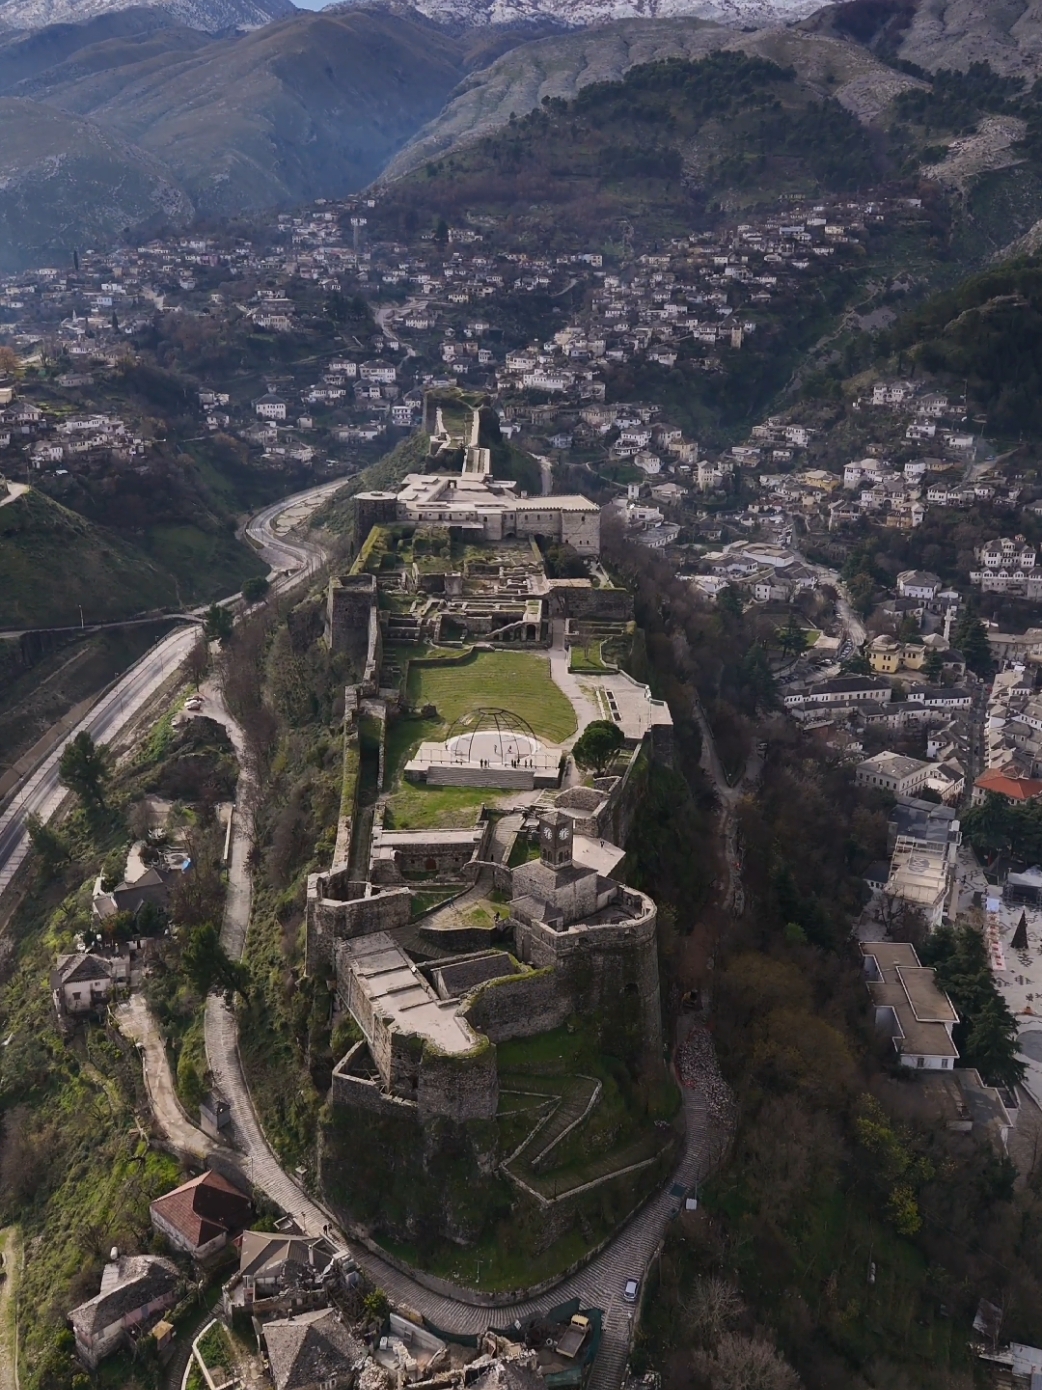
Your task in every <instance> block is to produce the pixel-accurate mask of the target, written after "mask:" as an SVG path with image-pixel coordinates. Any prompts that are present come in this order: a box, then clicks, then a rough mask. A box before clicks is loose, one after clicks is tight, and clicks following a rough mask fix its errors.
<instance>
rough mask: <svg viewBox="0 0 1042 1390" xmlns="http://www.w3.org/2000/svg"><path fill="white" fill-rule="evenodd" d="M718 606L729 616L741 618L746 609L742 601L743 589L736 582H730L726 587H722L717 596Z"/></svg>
mask: <svg viewBox="0 0 1042 1390" xmlns="http://www.w3.org/2000/svg"><path fill="white" fill-rule="evenodd" d="M716 606H717V609H718V611H719V612H721V613H723V614H724V615H725V616H726V617H728V618H740V617H741V616H742V614H743V612H744V611H745V605H744V603H743V602H742V594H741V590H740V589H738V588H737V586H736V585H734V584H728V585H727V587H726V588H725V589H721V590H720V592H719V593H718V594H717V596H716Z"/></svg>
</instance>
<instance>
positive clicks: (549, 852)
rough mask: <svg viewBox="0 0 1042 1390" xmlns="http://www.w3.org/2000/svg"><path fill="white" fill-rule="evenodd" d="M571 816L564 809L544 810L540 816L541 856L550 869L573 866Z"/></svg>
mask: <svg viewBox="0 0 1042 1390" xmlns="http://www.w3.org/2000/svg"><path fill="white" fill-rule="evenodd" d="M573 829H574V827H573V823H572V818H571V816H566V815H565V814H564V812H563V811H544V812H542V813H541V814H540V817H539V857H540V860H541V861H542V862H543V863H544V864H545V865H546V867H547V868H548V869H570V868H571V867H572V832H573Z"/></svg>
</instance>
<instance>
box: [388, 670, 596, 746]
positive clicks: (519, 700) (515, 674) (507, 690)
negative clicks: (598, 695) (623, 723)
mask: <svg viewBox="0 0 1042 1390" xmlns="http://www.w3.org/2000/svg"><path fill="white" fill-rule="evenodd" d="M407 693H408V696H409V703H410V704H411V705H413V706H414V707H416V708H420V707H422V706H423V705H436V706H437V709H438V714H439V715H440V716H441V719H442V720H443V721H444V722H445V723H446V724H451V723H452V722H453V720H455V719H458V718H459V717H460V715H462V714H468V713H470V712H471V711H472V710H477V709H482V708H485V707H489V708H495V709H507V710H510V712H511V713H512V714H516V715H519V716H520V717H521V718H522V719H525V720H527V721H528V723H529V724H531V726H532V728H533V729H534V730H535V732H536V734H537V735H539V737H540V738H545V739H547V740H548V741H549V742H550V743H561V742H562V741H563V740H564V739H566V738H569V737H570V736H571V735H572V734H574V733H575V727H576V726H575V714H574V712H573V710H572V707H571V704H570V703H569V701H568V698H567V696H565V695H564V694H563V693H562V692H561V691H560V690H558V688H557V686H556V685H555V684H554V682H553V679H552V678H551V676H550V662H549V660H548V659H547V658H546V657H544V656H536V655H535V654H534V653H530V652H502V651H495V652H473V653H472V654H471V655H470V656H469V657H468V658H467V659H466V660H465V661H462V662H451V663H443V664H440V665H438V666H421V665H417V664H416V663H415V662H414V663H413V665H412V666H411V667H410V668H409V678H408V684H407Z"/></svg>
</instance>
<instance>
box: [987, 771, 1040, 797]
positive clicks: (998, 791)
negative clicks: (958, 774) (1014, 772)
mask: <svg viewBox="0 0 1042 1390" xmlns="http://www.w3.org/2000/svg"><path fill="white" fill-rule="evenodd" d="M973 785H974V786H975V787H979V788H980V789H981V791H985V792H994V793H995V795H996V796H1004V797H1006V798H1007V799H1008V800H1009V801H1034V799H1035V797H1036V796H1042V782H1039V781H1036V780H1035V779H1034V778H1031V777H1010V776H1009V775H1008V774H1007V773H1005V772H1003V771H1002V770H1001V769H1000V768H997V767H991V768H989V769H988V770H987V772H982V773H981V775H980V776H979V777H978V778H977V780H976V782H974V784H973Z"/></svg>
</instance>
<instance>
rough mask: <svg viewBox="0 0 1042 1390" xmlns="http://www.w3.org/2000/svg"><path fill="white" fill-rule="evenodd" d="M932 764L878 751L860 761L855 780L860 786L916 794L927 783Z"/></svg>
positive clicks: (896, 793)
mask: <svg viewBox="0 0 1042 1390" xmlns="http://www.w3.org/2000/svg"><path fill="white" fill-rule="evenodd" d="M932 766H933V764H932V763H927V762H923V761H921V759H919V758H906V757H904V756H903V755H902V754H900V753H889V752H887V753H877V754H876V755H875V757H873V758H866V759H865V761H864V762H863V763H858V767H857V772H856V774H855V778H854V780H855V781H856V783H857V785H858V786H859V787H876V788H879V789H881V790H883V791H888V792H893V793H894V795H895V796H914V795H915V793H916V792H917V791H920V790H921V789H922V788H923V787H924V786H925V785H926V782H927V779H928V778H929V776H930V769H931V767H932Z"/></svg>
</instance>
